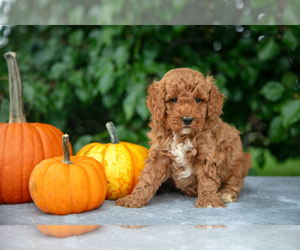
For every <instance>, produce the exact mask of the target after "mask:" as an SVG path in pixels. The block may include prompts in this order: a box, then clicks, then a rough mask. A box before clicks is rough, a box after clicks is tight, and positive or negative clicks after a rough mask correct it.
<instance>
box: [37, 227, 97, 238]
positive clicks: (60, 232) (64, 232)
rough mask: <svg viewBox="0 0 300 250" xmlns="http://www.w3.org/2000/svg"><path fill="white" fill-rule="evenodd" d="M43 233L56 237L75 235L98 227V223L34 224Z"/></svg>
mask: <svg viewBox="0 0 300 250" xmlns="http://www.w3.org/2000/svg"><path fill="white" fill-rule="evenodd" d="M36 227H37V228H38V229H39V230H40V231H41V232H42V233H43V234H45V235H48V236H53V237H57V238H64V237H69V236H76V235H81V234H86V233H89V232H91V231H93V230H96V229H98V228H99V227H100V226H99V225H36Z"/></svg>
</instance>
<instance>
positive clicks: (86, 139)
mask: <svg viewBox="0 0 300 250" xmlns="http://www.w3.org/2000/svg"><path fill="white" fill-rule="evenodd" d="M91 142H93V136H91V135H83V136H80V137H79V138H78V139H77V140H76V142H75V143H74V144H73V154H74V155H75V154H77V152H78V151H79V150H80V149H81V148H82V147H84V146H85V145H87V144H89V143H91Z"/></svg>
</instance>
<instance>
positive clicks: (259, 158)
mask: <svg viewBox="0 0 300 250" xmlns="http://www.w3.org/2000/svg"><path fill="white" fill-rule="evenodd" d="M255 161H256V162H257V164H258V167H259V168H263V167H264V165H265V162H266V160H265V154H264V151H263V150H261V151H259V153H258V154H257V156H256V158H255Z"/></svg>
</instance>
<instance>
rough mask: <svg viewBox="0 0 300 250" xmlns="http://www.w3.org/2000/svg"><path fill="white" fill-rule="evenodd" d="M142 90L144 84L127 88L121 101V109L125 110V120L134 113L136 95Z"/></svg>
mask: <svg viewBox="0 0 300 250" xmlns="http://www.w3.org/2000/svg"><path fill="white" fill-rule="evenodd" d="M143 90H144V86H143V85H142V84H138V85H137V86H135V87H133V88H130V89H129V90H128V92H127V96H126V97H125V99H124V102H123V110H124V112H125V116H126V119H127V120H130V119H131V118H132V116H133V115H134V112H135V109H136V106H137V100H138V97H139V95H140V94H141V93H142V92H143Z"/></svg>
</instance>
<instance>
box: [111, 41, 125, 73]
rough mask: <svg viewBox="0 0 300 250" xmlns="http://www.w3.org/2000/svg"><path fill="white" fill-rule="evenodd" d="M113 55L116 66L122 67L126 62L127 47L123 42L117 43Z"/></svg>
mask: <svg viewBox="0 0 300 250" xmlns="http://www.w3.org/2000/svg"><path fill="white" fill-rule="evenodd" d="M113 57H114V60H115V62H116V64H117V66H118V68H121V67H124V65H125V64H126V63H127V62H128V58H129V48H128V47H127V46H126V45H125V44H123V45H119V46H118V47H117V48H116V50H115V51H114V55H113Z"/></svg>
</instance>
